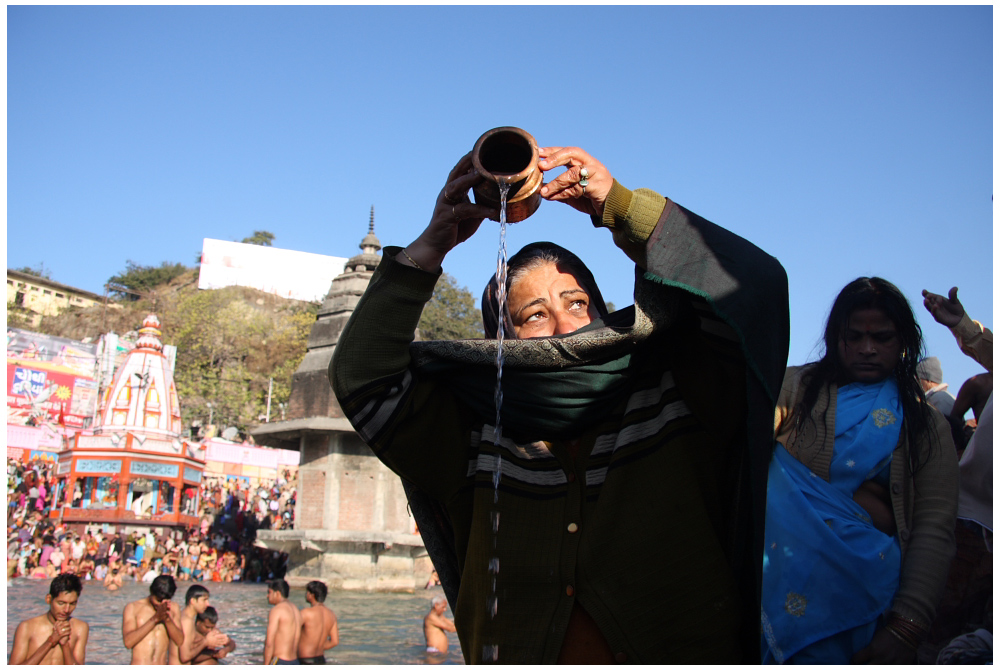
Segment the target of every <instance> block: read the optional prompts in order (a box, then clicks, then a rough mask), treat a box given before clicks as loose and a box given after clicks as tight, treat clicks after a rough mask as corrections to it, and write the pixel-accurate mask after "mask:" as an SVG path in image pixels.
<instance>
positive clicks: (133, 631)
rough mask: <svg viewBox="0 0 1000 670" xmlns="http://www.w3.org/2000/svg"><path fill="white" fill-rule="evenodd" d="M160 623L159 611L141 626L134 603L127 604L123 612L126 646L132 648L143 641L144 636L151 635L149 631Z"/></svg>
mask: <svg viewBox="0 0 1000 670" xmlns="http://www.w3.org/2000/svg"><path fill="white" fill-rule="evenodd" d="M158 623H160V621H159V613H158V612H157V613H154V614H153V616H151V617H149V619H147V620H146V622H145V623H143V624H142V625H141V626H140V625H138V623H137V621H136V615H135V607H134V605H133V603H129V604H128V605H126V606H125V610H124V611H123V612H122V641H123V642H124V643H125V648H126V649H132V648H133V647H135V645H137V644H139V643H140V642H142V640H143V638H145V637H146V636H147V635H149V632H150V631H151V630H153V627H154V626H156V624H158Z"/></svg>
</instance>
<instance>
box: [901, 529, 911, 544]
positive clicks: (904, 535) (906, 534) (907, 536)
mask: <svg viewBox="0 0 1000 670" xmlns="http://www.w3.org/2000/svg"><path fill="white" fill-rule="evenodd" d="M899 539H900V540H902V541H903V542H906V541H907V540H909V539H910V531H909V529H907V528H904V529H903V530H901V531H899Z"/></svg>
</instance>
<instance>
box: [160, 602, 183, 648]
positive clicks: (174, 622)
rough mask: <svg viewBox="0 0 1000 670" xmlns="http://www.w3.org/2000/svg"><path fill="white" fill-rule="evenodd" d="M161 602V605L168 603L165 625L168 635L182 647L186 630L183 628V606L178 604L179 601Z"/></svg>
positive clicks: (164, 618)
mask: <svg viewBox="0 0 1000 670" xmlns="http://www.w3.org/2000/svg"><path fill="white" fill-rule="evenodd" d="M160 604H161V606H162V605H166V608H165V610H166V614H165V616H164V617H163V625H164V626H166V628H167V637H169V638H170V641H171V642H173V643H174V644H176V645H177V647H178V648H180V646H181V645H182V644H184V631H183V630H182V629H181V608H180V607H178V606H177V603H172V602H170V601H166V602H164V603H160Z"/></svg>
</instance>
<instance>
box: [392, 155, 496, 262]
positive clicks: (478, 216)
mask: <svg viewBox="0 0 1000 670" xmlns="http://www.w3.org/2000/svg"><path fill="white" fill-rule="evenodd" d="M482 179H483V177H482V176H481V175H479V174H478V173H477V172H476V171H475V170H474V169H473V168H472V152H471V151H470V152H469V153H467V154H465V155H464V156H462V159H461V160H460V161H458V164H457V165H455V167H454V168H453V169H452V171H451V173H450V174H449V175H448V182H447V183H446V184H445V185H444V188H443V189H441V193H439V194H438V198H437V202H436V203H435V204H434V214H433V215H431V222H430V223H429V224H428V225H427V228H426V229H424V232H422V233H421V234H420V237H418V238H417V239H416V240H414V241H413V243H411V244H410V246H408V247H406V249H404V250H403V253H401V254H399V255H398V256H396V260H397V261H399V262H400V263H403V264H406V265H413V266H416V267H418V268H420V269H422V270H427V271H429V272H437V270H438V269H439V268H440V267H441V262H442V261H444V257H445V256H446V255H447V254H448V252H449V251H451V250H452V249H454V248H455V247H456V246H457V245H459V244H461V243H462V242H464V241H465V240H467V239H469V238H470V237H472V234H473V233H475V232H476V230H477V229H478V228H479V224H481V223H482V222H483V219H485V218H487V217H489V216H491V215H494V216H497V215H498V214H497V211H496V210H494V209H492V208H490V207H486V206H484V205H477V204H476V203H474V202H472V201H471V200H469V189H470V188H472V187H473V186H475V185H476V184H478V183H479V182H480V181H482Z"/></svg>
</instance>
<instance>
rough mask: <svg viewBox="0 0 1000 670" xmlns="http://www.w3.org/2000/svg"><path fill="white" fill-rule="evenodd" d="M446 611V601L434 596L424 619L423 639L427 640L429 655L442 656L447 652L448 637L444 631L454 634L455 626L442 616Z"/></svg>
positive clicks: (441, 597)
mask: <svg viewBox="0 0 1000 670" xmlns="http://www.w3.org/2000/svg"><path fill="white" fill-rule="evenodd" d="M446 609H448V601H447V600H445V598H444V596H435V597H434V600H432V601H431V611H430V612H428V613H427V616H425V617H424V637H425V638H426V639H427V651H428V653H431V654H443V653H445V652H447V651H448V636H447V635H445V633H444V632H445V631H450V632H452V633H454V632H455V624H454V623H453V622H452V620H451V619H449V618H447V617H446V616H445V615H444V611H445V610H446Z"/></svg>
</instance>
